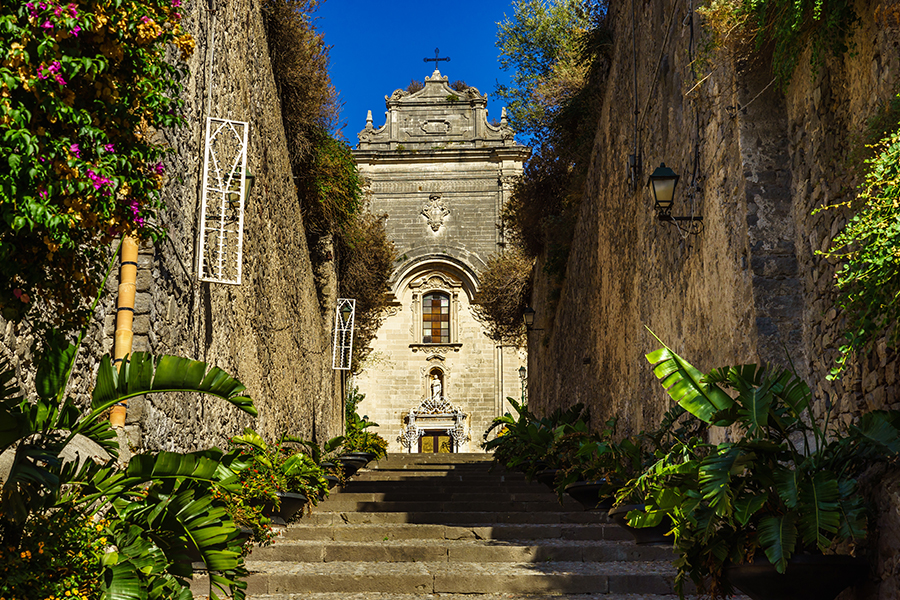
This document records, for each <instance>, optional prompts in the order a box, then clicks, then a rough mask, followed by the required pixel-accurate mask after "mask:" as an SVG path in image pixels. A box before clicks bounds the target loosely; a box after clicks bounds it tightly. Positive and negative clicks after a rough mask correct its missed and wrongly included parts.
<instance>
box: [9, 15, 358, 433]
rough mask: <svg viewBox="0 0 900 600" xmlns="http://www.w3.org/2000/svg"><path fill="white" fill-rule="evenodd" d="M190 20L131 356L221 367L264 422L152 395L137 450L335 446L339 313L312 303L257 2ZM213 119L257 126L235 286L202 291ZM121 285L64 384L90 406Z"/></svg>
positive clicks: (183, 398)
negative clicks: (294, 439) (208, 137)
mask: <svg viewBox="0 0 900 600" xmlns="http://www.w3.org/2000/svg"><path fill="white" fill-rule="evenodd" d="M212 7H214V8H215V11H211V10H210V9H211V8H212ZM182 12H183V14H184V24H185V28H186V30H187V31H189V32H190V33H191V34H192V35H193V36H194V37H195V39H196V42H197V46H196V49H195V51H194V54H193V56H192V57H191V58H190V60H189V63H188V65H189V69H190V74H189V76H188V77H187V78H186V79H185V81H184V91H183V93H182V98H183V100H184V102H185V105H184V109H183V110H184V114H185V117H186V119H187V126H186V127H184V128H183V129H180V130H178V131H162V132H159V133H157V136H158V138H157V139H158V140H159V141H162V142H164V143H165V144H167V145H168V146H170V147H171V149H172V153H171V154H170V155H169V157H168V159H167V160H166V162H165V166H166V174H167V183H166V185H165V188H164V190H163V198H164V201H165V203H166V206H167V208H166V211H165V212H164V213H163V216H162V224H163V226H164V227H165V229H166V231H167V234H168V235H167V237H166V238H165V239H164V240H162V241H160V242H159V243H157V244H156V245H155V246H154V245H152V244H149V243H145V244H144V245H143V246H142V248H141V255H140V260H139V269H138V276H137V292H138V293H137V299H136V307H135V308H136V316H135V323H134V329H135V338H134V350H135V351H139V350H144V351H150V352H153V353H154V354H177V355H181V356H186V357H189V358H194V359H199V360H203V361H205V362H208V363H209V364H210V365H215V366H218V367H220V368H222V369H224V370H225V371H227V372H228V373H230V374H232V375H234V376H235V377H237V378H238V379H239V380H240V381H241V382H243V383H244V384H245V385H246V386H247V394H248V395H250V396H251V397H252V398H253V399H254V401H255V403H256V406H257V408H258V410H259V417H258V418H256V419H253V418H250V417H249V416H248V415H245V414H244V413H241V412H240V411H238V410H237V409H235V408H234V407H232V406H230V405H228V404H227V403H224V402H222V401H220V400H218V399H213V398H201V397H195V396H191V395H186V394H178V395H172V394H170V395H154V396H152V397H146V398H143V399H136V400H132V401H131V403H130V405H129V412H128V419H127V424H126V433H127V436H128V442H129V445H130V446H131V447H132V449H135V450H136V449H147V450H157V449H164V450H196V449H200V448H205V447H209V446H211V445H218V446H219V447H222V446H223V445H224V444H225V442H226V441H227V439H228V438H229V437H231V436H232V435H235V434H237V433H240V432H241V431H242V430H243V428H244V427H247V426H251V427H253V428H255V429H256V430H257V431H259V432H260V433H261V434H263V435H264V436H265V437H266V438H268V439H273V438H275V437H277V436H278V435H280V434H281V433H283V432H285V431H286V432H289V433H291V434H294V435H299V436H303V437H306V438H312V437H315V438H317V439H318V440H319V441H322V440H325V439H328V438H330V437H333V436H335V435H338V434H340V433H341V429H342V422H343V421H342V419H343V410H342V405H341V400H340V380H339V378H338V377H337V376H336V375H335V374H334V372H333V371H332V369H331V326H332V325H331V315H330V314H323V311H322V310H321V309H320V307H319V301H318V299H317V296H316V291H315V289H316V288H315V284H314V280H313V271H312V266H311V264H310V260H309V255H308V250H307V247H306V239H305V235H304V229H303V219H302V215H301V207H300V203H299V200H298V197H297V194H296V189H295V187H294V184H293V179H292V173H291V169H290V163H289V160H288V154H287V145H286V140H285V133H284V129H283V126H282V121H281V108H280V103H279V98H278V93H277V90H276V85H275V80H274V77H273V73H272V65H271V62H270V59H269V55H268V49H267V43H266V35H265V30H264V26H263V17H262V15H261V12H260V4H259V3H258V2H255V1H251V0H238V1H236V2H228V3H219V2H216V3H214V5H213V4H210V3H206V2H196V1H192V2H185V5H184V10H183V11H182ZM213 38H214V40H213ZM213 41H214V44H213ZM213 45H214V48H213ZM208 103H209V104H208ZM207 116H213V117H218V118H225V119H234V120H239V121H247V122H249V123H250V136H249V151H248V161H247V164H248V167H249V168H250V170H251V171H252V172H253V174H254V175H255V176H256V182H255V185H254V187H253V190H252V194H251V196H250V197H249V198H248V200H247V203H246V209H245V215H244V245H243V283H242V284H241V285H240V286H231V285H224V284H214V283H212V284H211V283H201V282H199V280H198V278H197V275H196V270H197V269H196V259H195V252H196V240H197V230H198V227H199V217H198V213H199V210H200V198H201V189H200V181H201V176H202V173H201V171H202V168H203V151H204V136H205V130H206V126H205V122H206V117H207ZM117 277H118V276H117V275H114V276H113V277H111V283H110V284H109V286H108V293H107V297H106V299H105V301H104V302H103V303H102V304H101V306H100V309H99V311H98V314H97V315H96V317H95V319H94V322H93V324H92V326H91V329H90V331H89V334H88V337H87V339H86V342H85V346H84V347H83V349H82V351H81V355H80V357H81V358H80V360H79V363H78V370H77V372H76V373H75V376H74V378H73V381H72V385H71V388H70V393H73V394H75V395H77V396H78V397H79V398H81V399H82V400H84V401H86V400H87V398H88V397H89V394H90V391H91V386H92V384H93V379H94V377H93V373H95V372H96V365H97V362H98V360H99V358H100V356H101V355H102V354H103V353H107V352H111V350H112V340H113V332H114V329H115V308H114V306H115V288H116V285H117ZM0 326H2V327H0V332H2V334H3V338H2V340H0V342H2V345H3V346H4V349H5V351H6V352H7V353H9V354H11V355H13V356H15V357H16V364H17V369H18V372H19V373H20V374H21V376H22V377H21V378H20V379H22V380H23V383H24V384H26V387H27V385H28V384H29V383H30V378H29V373H33V371H34V365H33V356H32V355H31V351H30V345H31V341H32V340H31V338H30V336H29V334H28V332H27V331H25V330H24V329H21V328H19V329H17V328H16V327H14V326H13V324H11V323H5V322H0Z"/></svg>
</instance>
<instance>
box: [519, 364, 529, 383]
mask: <svg viewBox="0 0 900 600" xmlns="http://www.w3.org/2000/svg"><path fill="white" fill-rule="evenodd" d="M527 374H528V370H527V369H526V368H525V367H524V366H522V367H519V380H520V381H522V382H524V381H525V376H526V375H527Z"/></svg>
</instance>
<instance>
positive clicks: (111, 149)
mask: <svg viewBox="0 0 900 600" xmlns="http://www.w3.org/2000/svg"><path fill="white" fill-rule="evenodd" d="M103 149H104V150H106V151H107V152H109V153H110V154H115V153H116V147H115V146H114V145H112V144H106V145H104V146H103Z"/></svg>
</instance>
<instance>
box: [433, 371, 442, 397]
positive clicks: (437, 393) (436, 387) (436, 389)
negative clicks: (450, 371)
mask: <svg viewBox="0 0 900 600" xmlns="http://www.w3.org/2000/svg"><path fill="white" fill-rule="evenodd" d="M442 388H443V386H442V385H441V380H440V379H438V376H437V375H432V376H431V401H432V402H440V401H441V389H442Z"/></svg>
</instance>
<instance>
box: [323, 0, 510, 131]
mask: <svg viewBox="0 0 900 600" xmlns="http://www.w3.org/2000/svg"><path fill="white" fill-rule="evenodd" d="M512 12H513V11H512V0H480V1H478V0H457V1H456V2H423V1H421V0H420V1H418V2H415V1H412V0H394V1H392V2H374V1H370V0H327V1H326V2H325V3H324V4H323V5H322V6H321V7H320V8H319V9H318V10H317V11H316V12H315V13H314V15H313V16H314V17H315V18H316V23H315V25H316V29H318V30H319V31H321V32H323V33H324V34H325V42H326V43H327V44H329V45H330V46H332V48H331V53H330V56H331V81H332V83H333V84H334V85H335V87H336V88H337V89H338V91H339V92H340V97H341V100H342V101H343V103H344V107H343V110H342V111H341V122H342V123H347V126H346V127H345V128H344V130H343V133H344V137H346V139H347V141H348V142H349V143H350V144H351V145H352V146H355V145H356V143H357V138H356V134H357V133H359V132H360V131H361V130H362V129H364V128H365V126H366V111H367V110H371V111H372V117H373V120H374V122H375V126H376V127H380V126H381V125H383V124H384V111H385V108H384V97H385V95H390V94H391V93H392V92H393V91H394V90H396V89H398V88H406V86H407V85H409V82H410V80H411V79H425V76H426V75H431V72H432V71H433V70H434V63H425V62H423V60H422V59H423V58H426V57H428V58H434V49H435V48H440V50H441V52H440V55H441V57H445V56H449V57H450V62H449V63H446V62H442V63H441V66H440V70H441V74H442V75H445V76H447V77H449V78H450V81H451V82H452V81H454V80H456V79H462V80H464V81H465V82H466V83H468V84H469V85H472V86H475V87H476V88H478V90H479V91H480V92H481V93H482V94H488V95H489V98H488V118H490V119H499V118H500V108H501V103H500V102H499V101H496V102H495V101H494V100H493V96H492V93H493V90H494V87H495V85H496V82H497V81H500V82H501V83H508V81H509V74H508V73H506V72H503V71H501V70H500V64H499V63H498V62H497V55H498V50H497V47H496V46H495V45H494V42H495V40H496V37H497V23H498V22H499V21H502V20H503V19H504V16H503V15H504V13H505V14H506V15H509V16H512Z"/></svg>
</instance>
